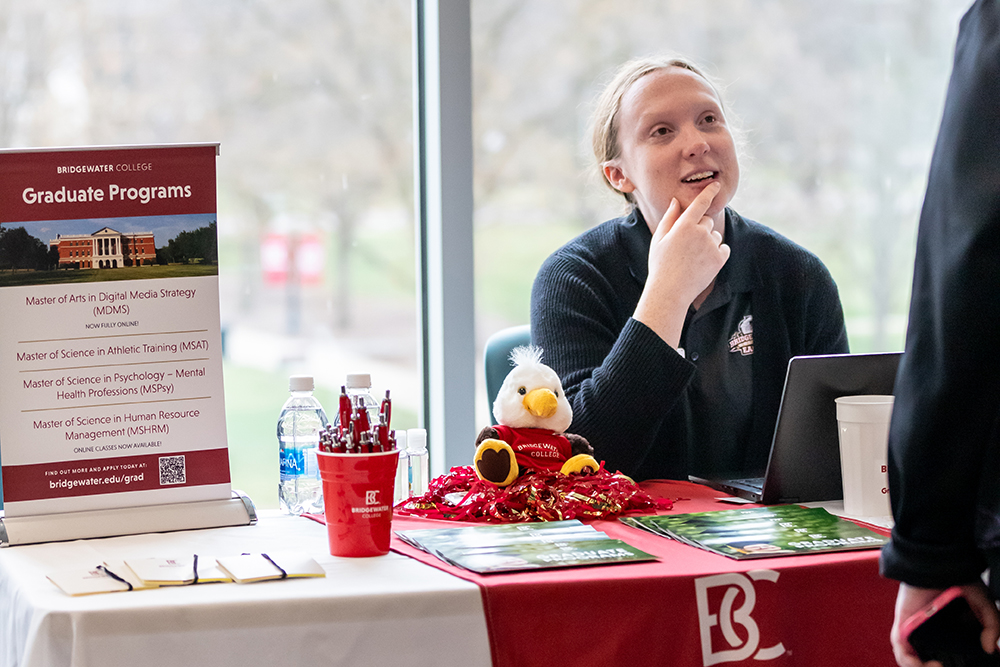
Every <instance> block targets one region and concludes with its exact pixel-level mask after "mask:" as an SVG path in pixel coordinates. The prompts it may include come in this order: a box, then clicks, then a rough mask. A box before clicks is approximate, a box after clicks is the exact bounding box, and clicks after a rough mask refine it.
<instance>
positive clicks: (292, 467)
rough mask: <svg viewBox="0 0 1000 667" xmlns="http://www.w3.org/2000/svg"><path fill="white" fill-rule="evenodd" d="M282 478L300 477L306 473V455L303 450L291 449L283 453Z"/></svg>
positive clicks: (281, 456) (280, 456) (281, 457)
mask: <svg viewBox="0 0 1000 667" xmlns="http://www.w3.org/2000/svg"><path fill="white" fill-rule="evenodd" d="M279 458H280V460H281V467H280V472H281V478H282V479H284V478H286V477H300V476H302V475H304V474H305V472H306V462H305V454H304V451H303V450H301V449H295V448H292V447H289V448H288V449H284V450H282V451H281V454H280V455H279Z"/></svg>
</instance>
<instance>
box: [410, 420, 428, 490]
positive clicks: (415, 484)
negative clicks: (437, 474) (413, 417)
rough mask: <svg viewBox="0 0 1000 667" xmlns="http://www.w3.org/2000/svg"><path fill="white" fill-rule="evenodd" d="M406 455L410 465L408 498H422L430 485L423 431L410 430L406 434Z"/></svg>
mask: <svg viewBox="0 0 1000 667" xmlns="http://www.w3.org/2000/svg"><path fill="white" fill-rule="evenodd" d="M406 454H407V459H408V460H409V463H410V497H413V496H422V495H424V494H425V493H427V488H428V484H429V483H430V474H429V471H428V468H427V464H428V459H427V431H426V430H425V429H422V428H411V429H409V430H408V431H407V432H406Z"/></svg>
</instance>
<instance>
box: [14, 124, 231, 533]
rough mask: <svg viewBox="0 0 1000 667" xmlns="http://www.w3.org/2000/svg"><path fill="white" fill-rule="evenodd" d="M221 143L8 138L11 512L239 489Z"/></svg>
mask: <svg viewBox="0 0 1000 667" xmlns="http://www.w3.org/2000/svg"><path fill="white" fill-rule="evenodd" d="M217 154H218V146H217V145H215V144H211V145H173V146H143V147H97V148H86V149H51V150H44V149H43V150H8V151H0V462H2V471H3V501H4V507H3V509H4V514H5V519H6V520H7V521H8V524H9V523H10V520H11V519H13V518H16V517H26V516H36V515H51V514H58V513H66V512H87V511H105V510H109V509H114V508H128V507H146V508H147V509H149V506H154V505H167V504H176V503H190V502H195V501H215V500H227V501H228V500H229V499H230V498H231V489H230V478H229V455H228V448H227V442H226V423H225V399H224V395H223V378H222V346H221V332H220V323H219V279H218V252H217V238H216V181H215V161H216V156H217ZM103 514H104V515H106V514H107V512H103ZM8 528H9V526H8Z"/></svg>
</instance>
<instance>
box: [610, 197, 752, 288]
mask: <svg viewBox="0 0 1000 667" xmlns="http://www.w3.org/2000/svg"><path fill="white" fill-rule="evenodd" d="M619 220H620V222H619V225H620V228H621V239H622V244H623V246H624V249H625V255H626V257H627V261H628V267H629V272H630V273H631V274H632V277H633V278H635V279H636V281H638V282H639V284H640V285H645V284H646V278H647V277H648V275H649V244H650V243H651V242H652V240H653V234H652V232H650V231H649V225H647V224H646V219H645V218H643V217H642V213H640V212H639V209H638V208H634V209H632V212H631V213H629V214H628V215H626V216H625V217H624V218H620V219H619ZM749 233H750V225H749V224H748V223H747V221H746V220H744V219H743V218H742V217H741V216H740V214H739V213H737V212H736V211H734V210H732V209H731V208H728V207H727V208H726V234H725V237H726V244H727V245H728V246H729V249H730V254H729V259H728V260H727V261H726V263H725V265H724V266H723V267H722V269H721V270H720V271H719V275H718V276H717V277H716V279H715V289H714V290H713V293H715V292H716V291H718V292H719V296H723V297H726V298H727V299H728V297H729V295H731V294H737V293H739V292H748V291H750V290H751V289H752V288H753V286H754V285H755V284H756V282H757V272H756V270H755V267H754V266H753V263H752V261H751V255H752V253H751V252H750V241H749V239H748V235H749Z"/></svg>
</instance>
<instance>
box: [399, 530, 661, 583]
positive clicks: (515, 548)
mask: <svg viewBox="0 0 1000 667" xmlns="http://www.w3.org/2000/svg"><path fill="white" fill-rule="evenodd" d="M396 535H397V536H398V537H399V538H400V539H401V540H403V541H404V542H406V543H407V544H409V545H411V546H413V547H416V548H417V549H421V550H423V551H426V552H427V553H429V554H433V555H434V556H437V557H438V558H440V559H441V560H443V561H445V562H446V563H449V564H451V565H455V566H457V567H461V568H464V569H466V570H470V571H472V572H476V573H479V574H495V573H500V572H519V571H524V570H540V569H550V568H560V567H576V566H582V565H610V564H614V563H627V562H639V561H649V560H656V557H655V556H653V555H651V554H648V553H646V552H644V551H640V550H639V549H636V548H635V547H633V546H631V545H629V544H627V543H625V542H623V541H621V540H616V539H613V538H610V537H608V536H607V534H605V533H603V532H600V531H598V530H596V529H595V528H594V527H593V526H589V525H586V524H583V523H581V522H580V521H578V520H576V519H572V520H567V521H542V522H534V523H516V524H503V525H488V526H460V527H457V528H440V529H427V530H402V531H396Z"/></svg>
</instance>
